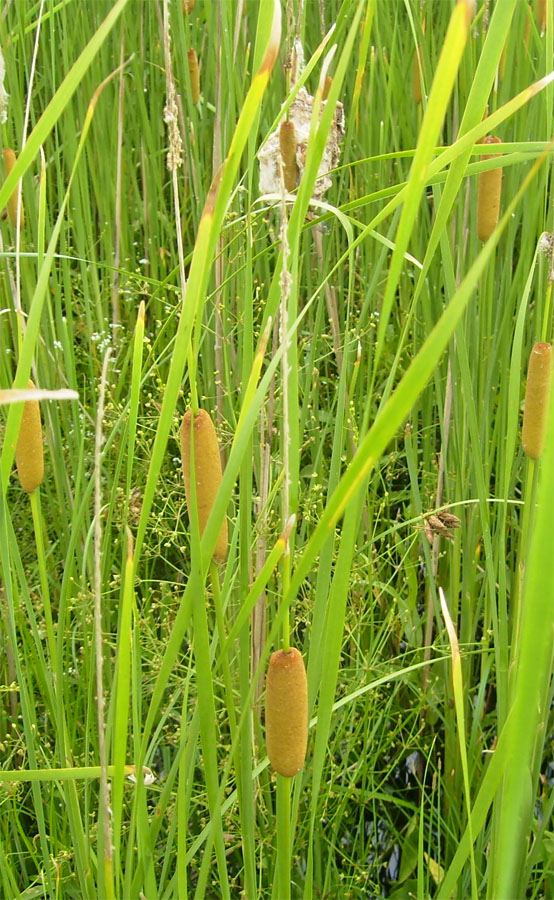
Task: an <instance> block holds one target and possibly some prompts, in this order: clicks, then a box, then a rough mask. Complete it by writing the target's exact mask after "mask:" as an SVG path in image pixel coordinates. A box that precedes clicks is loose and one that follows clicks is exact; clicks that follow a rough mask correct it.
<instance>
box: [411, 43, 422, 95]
mask: <svg viewBox="0 0 554 900" xmlns="http://www.w3.org/2000/svg"><path fill="white" fill-rule="evenodd" d="M418 57H419V59H421V44H419V45H418V48H417V50H416V52H415V53H414V59H413V63H412V97H413V98H414V103H416V104H417V103H421V72H420V71H419V59H418Z"/></svg>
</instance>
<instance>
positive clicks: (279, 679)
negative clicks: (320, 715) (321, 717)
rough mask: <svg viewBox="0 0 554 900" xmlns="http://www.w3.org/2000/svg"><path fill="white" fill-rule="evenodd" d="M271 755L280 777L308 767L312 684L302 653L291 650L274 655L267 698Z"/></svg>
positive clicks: (266, 711)
mask: <svg viewBox="0 0 554 900" xmlns="http://www.w3.org/2000/svg"><path fill="white" fill-rule="evenodd" d="M265 732H266V745H267V755H268V756H269V760H270V762H271V765H272V766H273V768H274V769H275V771H276V772H277V773H278V774H279V775H284V776H285V777H288V778H292V776H293V775H296V773H297V772H299V771H300V769H301V768H302V766H303V765H304V759H305V757H306V745H307V743H308V683H307V678H306V669H305V668H304V660H303V659H302V654H301V653H300V652H299V651H298V650H296V649H294V647H291V648H290V650H288V651H285V650H277V651H276V652H275V653H273V654H272V655H271V658H270V660H269V668H268V671H267V681H266V696H265Z"/></svg>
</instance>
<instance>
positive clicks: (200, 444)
mask: <svg viewBox="0 0 554 900" xmlns="http://www.w3.org/2000/svg"><path fill="white" fill-rule="evenodd" d="M193 420H194V427H193V435H194V467H195V472H196V509H197V511H198V524H199V527H200V536H202V534H203V533H204V529H205V527H206V523H207V521H208V519H209V516H210V512H211V509H212V506H213V504H214V500H215V498H216V496H217V492H218V490H219V485H220V484H221V477H222V471H221V457H220V455H219V445H218V441H217V435H216V433H215V428H214V424H213V422H212V420H211V418H210V416H209V414H208V413H207V412H206V410H205V409H199V410H198V411H197V412H196V413H195V415H194V416H193V414H192V411H191V410H189V411H188V412H186V413H185V415H184V416H183V423H182V425H181V459H182V461H183V474H184V477H185V495H186V498H187V506H188V509H189V515H192V497H191V480H190V476H191V453H190V451H191V425H192V422H193ZM227 543H228V537H227V521H226V520H224V521H223V524H222V526H221V530H220V532H219V536H218V539H217V544H216V545H215V550H214V554H213V558H214V560H215V562H218V563H223V562H225V559H226V557H227Z"/></svg>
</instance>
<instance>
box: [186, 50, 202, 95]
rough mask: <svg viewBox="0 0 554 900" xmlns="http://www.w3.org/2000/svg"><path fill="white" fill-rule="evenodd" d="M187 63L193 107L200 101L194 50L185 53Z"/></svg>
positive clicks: (198, 77) (198, 72) (196, 57)
mask: <svg viewBox="0 0 554 900" xmlns="http://www.w3.org/2000/svg"><path fill="white" fill-rule="evenodd" d="M187 57H188V63H189V78H190V95H191V98H192V102H193V104H194V106H196V104H197V103H198V101H199V100H200V71H199V69H198V55H197V53H196V50H189V51H188V53H187Z"/></svg>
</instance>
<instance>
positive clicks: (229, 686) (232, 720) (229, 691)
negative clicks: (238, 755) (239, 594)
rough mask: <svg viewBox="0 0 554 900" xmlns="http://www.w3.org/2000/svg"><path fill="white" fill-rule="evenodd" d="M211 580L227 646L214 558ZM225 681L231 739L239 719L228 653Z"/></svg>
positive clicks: (222, 638) (221, 642) (221, 639)
mask: <svg viewBox="0 0 554 900" xmlns="http://www.w3.org/2000/svg"><path fill="white" fill-rule="evenodd" d="M210 582H211V586H212V595H213V598H214V611H215V621H216V625H217V632H218V634H219V646H220V647H223V646H225V621H224V618H223V606H222V603H221V588H220V584H219V572H218V571H217V565H216V563H215V562H214V561H213V560H212V562H211V563H210ZM222 668H223V682H224V685H225V702H226V705H227V713H228V716H229V728H230V731H231V739H232V740H233V739H234V737H235V732H236V727H237V720H236V715H235V704H234V702H233V682H232V679H231V669H230V666H229V657H228V655H227V653H225V654H223V658H222Z"/></svg>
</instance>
